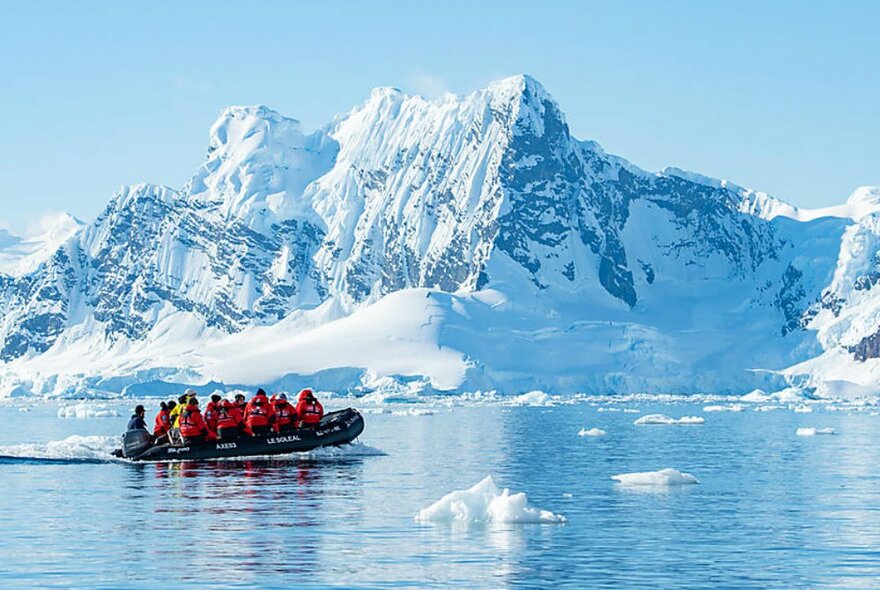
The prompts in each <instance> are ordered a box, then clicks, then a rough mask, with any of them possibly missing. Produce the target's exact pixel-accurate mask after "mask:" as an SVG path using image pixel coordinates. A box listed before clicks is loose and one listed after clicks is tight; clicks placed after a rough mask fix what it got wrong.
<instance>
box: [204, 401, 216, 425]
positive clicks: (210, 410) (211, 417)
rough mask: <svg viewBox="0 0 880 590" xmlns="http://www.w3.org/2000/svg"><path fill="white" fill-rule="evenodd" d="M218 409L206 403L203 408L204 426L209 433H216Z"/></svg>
mask: <svg viewBox="0 0 880 590" xmlns="http://www.w3.org/2000/svg"><path fill="white" fill-rule="evenodd" d="M218 409H219V408H218V407H217V404H215V403H214V402H208V405H206V406H205V424H206V425H207V426H208V430H210V431H211V432H217V420H218V418H219V415H218V411H217V410H218Z"/></svg>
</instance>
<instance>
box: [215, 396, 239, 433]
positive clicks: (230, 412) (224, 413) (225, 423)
mask: <svg viewBox="0 0 880 590" xmlns="http://www.w3.org/2000/svg"><path fill="white" fill-rule="evenodd" d="M242 420H243V418H242V415H241V408H239V407H238V406H237V405H235V404H234V403H232V402H231V401H229V400H223V401H222V402H220V409H219V410H218V411H217V429H218V430H219V429H221V428H237V427H239V426H240V425H241V422H242Z"/></svg>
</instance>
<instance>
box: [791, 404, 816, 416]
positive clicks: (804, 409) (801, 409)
mask: <svg viewBox="0 0 880 590" xmlns="http://www.w3.org/2000/svg"><path fill="white" fill-rule="evenodd" d="M792 410H794V411H795V412H797V413H798V414H810V413H812V411H813V408H811V407H810V406H804V405H800V406H794V407H793V408H792Z"/></svg>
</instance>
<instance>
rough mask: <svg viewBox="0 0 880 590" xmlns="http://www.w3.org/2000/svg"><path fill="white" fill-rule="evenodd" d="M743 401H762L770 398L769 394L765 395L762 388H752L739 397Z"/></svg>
mask: <svg viewBox="0 0 880 590" xmlns="http://www.w3.org/2000/svg"><path fill="white" fill-rule="evenodd" d="M739 399H741V400H742V401H744V402H752V403H759V404H760V403H763V402H766V401H767V400H769V399H770V396H769V395H767V392H766V391H764V390H763V389H753V390H752V391H750V392H749V393H747V394H745V395H744V396H742V397H741V398H739Z"/></svg>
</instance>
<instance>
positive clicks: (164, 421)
mask: <svg viewBox="0 0 880 590" xmlns="http://www.w3.org/2000/svg"><path fill="white" fill-rule="evenodd" d="M171 403H172V404H173V403H174V402H171ZM171 409H172V408H169V407H168V404H166V403H165V402H162V403H161V404H159V413H158V414H156V421H155V423H154V424H153V436H155V437H156V438H159V437H160V436H165V435H166V434H168V431H169V430H171Z"/></svg>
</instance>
